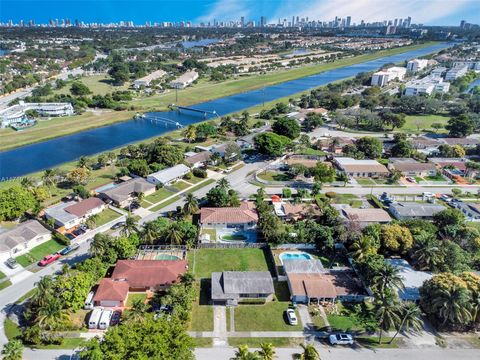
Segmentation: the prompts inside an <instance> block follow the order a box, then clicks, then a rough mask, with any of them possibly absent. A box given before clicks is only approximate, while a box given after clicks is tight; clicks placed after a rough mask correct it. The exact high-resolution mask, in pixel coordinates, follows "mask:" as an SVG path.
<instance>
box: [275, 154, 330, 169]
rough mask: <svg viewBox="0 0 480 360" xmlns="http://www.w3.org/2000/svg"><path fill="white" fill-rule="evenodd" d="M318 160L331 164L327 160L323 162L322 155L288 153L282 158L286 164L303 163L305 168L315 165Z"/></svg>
mask: <svg viewBox="0 0 480 360" xmlns="http://www.w3.org/2000/svg"><path fill="white" fill-rule="evenodd" d="M319 161H321V162H324V163H325V164H328V165H329V166H331V165H332V164H331V163H329V162H325V157H324V156H316V155H290V156H288V157H287V158H286V159H285V160H284V163H285V164H287V165H288V166H292V165H303V166H305V167H307V168H313V167H315V166H317V163H318V162H319Z"/></svg>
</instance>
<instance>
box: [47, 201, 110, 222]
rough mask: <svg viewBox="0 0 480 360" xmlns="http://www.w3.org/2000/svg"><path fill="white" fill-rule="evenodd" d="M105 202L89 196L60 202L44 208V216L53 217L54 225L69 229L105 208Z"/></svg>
mask: <svg viewBox="0 0 480 360" xmlns="http://www.w3.org/2000/svg"><path fill="white" fill-rule="evenodd" d="M105 207H106V204H105V203H104V202H103V201H102V200H101V199H99V198H96V197H91V198H88V199H85V200H81V201H78V202H76V201H69V202H62V203H59V204H56V205H53V206H50V207H49V208H47V209H45V217H46V218H47V219H53V220H54V221H55V225H57V226H59V227H61V228H64V229H66V230H69V229H71V228H74V227H75V226H78V225H79V224H81V223H82V222H83V221H84V220H86V219H88V218H89V217H90V216H92V215H96V214H98V213H100V212H102V211H103V210H105Z"/></svg>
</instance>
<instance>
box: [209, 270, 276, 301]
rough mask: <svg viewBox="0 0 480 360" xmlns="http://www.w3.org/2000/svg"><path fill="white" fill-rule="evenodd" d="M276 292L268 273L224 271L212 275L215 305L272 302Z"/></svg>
mask: <svg viewBox="0 0 480 360" xmlns="http://www.w3.org/2000/svg"><path fill="white" fill-rule="evenodd" d="M274 293H275V290H274V288H273V279H272V276H271V275H270V272H268V271H223V272H213V273H212V302H213V304H226V305H238V303H241V302H242V301H245V300H251V299H259V300H263V301H270V300H272V299H273V294H274Z"/></svg>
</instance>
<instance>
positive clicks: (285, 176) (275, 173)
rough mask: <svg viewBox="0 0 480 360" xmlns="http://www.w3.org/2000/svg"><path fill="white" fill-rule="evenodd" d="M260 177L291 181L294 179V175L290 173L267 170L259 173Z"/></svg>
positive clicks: (267, 179) (270, 179)
mask: <svg viewBox="0 0 480 360" xmlns="http://www.w3.org/2000/svg"><path fill="white" fill-rule="evenodd" d="M258 177H259V178H260V179H263V180H265V181H289V180H293V177H292V176H291V175H289V174H286V173H284V172H280V171H265V172H262V173H260V174H258Z"/></svg>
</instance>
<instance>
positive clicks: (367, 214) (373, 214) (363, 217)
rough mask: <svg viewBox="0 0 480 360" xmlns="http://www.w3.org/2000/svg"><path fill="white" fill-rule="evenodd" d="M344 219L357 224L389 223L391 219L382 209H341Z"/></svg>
mask: <svg viewBox="0 0 480 360" xmlns="http://www.w3.org/2000/svg"><path fill="white" fill-rule="evenodd" d="M342 212H343V214H344V215H345V217H346V218H347V219H348V220H350V221H358V222H390V221H392V218H391V217H390V215H388V213H387V212H386V211H385V210H383V209H353V208H347V209H342Z"/></svg>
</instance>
